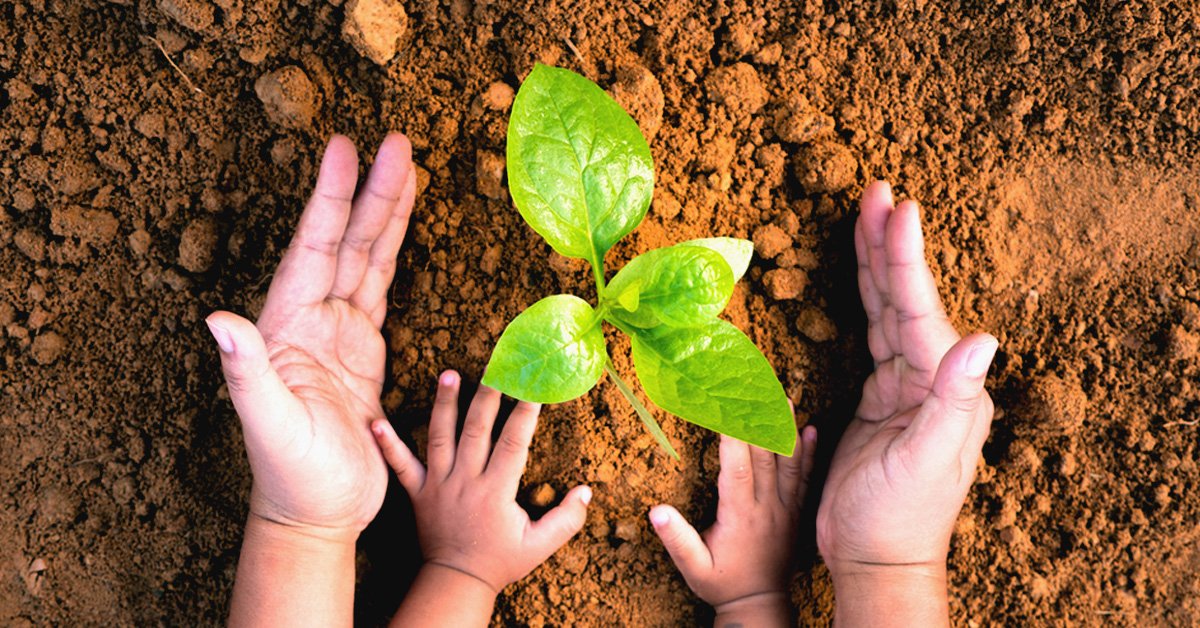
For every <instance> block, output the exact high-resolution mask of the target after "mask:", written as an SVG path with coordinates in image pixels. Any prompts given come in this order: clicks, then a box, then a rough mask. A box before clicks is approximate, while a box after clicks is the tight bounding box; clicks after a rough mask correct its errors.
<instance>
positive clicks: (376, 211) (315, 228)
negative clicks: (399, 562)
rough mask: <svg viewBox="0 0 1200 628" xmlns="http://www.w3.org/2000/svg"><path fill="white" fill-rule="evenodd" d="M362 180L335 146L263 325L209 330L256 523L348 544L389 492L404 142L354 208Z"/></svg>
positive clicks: (232, 323) (346, 148)
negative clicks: (387, 331) (387, 402)
mask: <svg viewBox="0 0 1200 628" xmlns="http://www.w3.org/2000/svg"><path fill="white" fill-rule="evenodd" d="M357 180H358V158H357V155H356V154H355V151H354V146H353V144H351V143H350V141H349V140H348V139H346V138H345V137H340V136H335V137H334V138H333V139H332V140H330V143H329V146H328V147H327V149H326V151H325V156H324V158H323V160H322V163H321V173H320V175H319V177H318V180H317V185H316V188H315V190H314V191H313V196H312V199H311V200H310V201H309V203H308V206H307V207H306V209H305V211H304V214H303V215H302V216H301V218H300V224H299V226H298V227H297V228H296V235H295V237H294V238H293V239H292V243H291V246H290V247H289V248H288V251H287V253H286V254H285V255H284V257H283V260H282V261H281V262H280V264H279V268H278V270H277V271H276V274H275V278H274V280H273V281H272V282H271V288H270V290H269V292H268V294H267V300H266V303H265V305H264V306H263V312H262V315H261V316H260V317H259V320H258V322H257V324H256V325H255V324H251V323H250V322H249V321H246V320H245V319H243V318H241V317H238V316H236V315H234V314H230V313H228V312H217V313H214V314H213V315H212V316H210V317H209V319H208V323H209V326H210V328H211V329H212V330H213V334H214V336H216V338H217V341H218V343H219V344H221V346H222V355H221V358H222V365H223V367H224V370H225V376H226V380H227V381H228V383H229V392H230V397H231V398H232V399H233V403H234V406H235V407H236V408H237V411H238V415H239V417H240V418H241V420H242V428H243V429H242V431H243V435H244V437H245V441H246V450H247V453H248V454H249V458H250V466H251V469H252V471H253V473H254V487H253V490H252V492H251V497H250V509H251V513H252V514H254V515H257V516H260V517H263V518H266V519H270V520H274V521H277V522H279V523H284V524H288V525H292V526H308V527H312V528H319V529H321V530H322V531H323V532H329V531H332V532H333V533H339V534H340V533H350V534H353V535H356V534H357V533H358V532H359V531H361V530H362V528H364V527H365V526H366V525H367V523H369V522H370V521H371V519H373V518H374V517H375V514H376V513H377V512H378V510H379V508H380V506H381V505H382V503H383V497H384V493H385V491H386V488H387V467H386V464H385V463H384V460H383V456H382V454H381V453H380V451H379V448H378V446H377V445H376V444H375V441H374V437H373V436H372V435H371V430H370V424H371V422H372V421H375V420H377V419H380V418H383V408H382V406H381V405H380V400H379V398H380V394H381V392H382V389H383V375H384V364H385V349H386V347H385V343H384V340H383V337H382V336H381V334H380V332H379V329H380V327H381V326H382V325H383V318H384V315H385V314H386V312H387V306H388V303H387V298H386V297H387V291H388V288H389V287H390V285H391V281H392V277H393V275H394V273H395V268H396V254H397V252H398V251H399V248H400V244H401V243H402V242H403V240H404V234H405V231H406V230H407V226H408V219H409V216H410V214H411V211H412V205H413V197H414V195H415V189H416V183H415V181H416V178H415V176H413V172H412V158H411V147H410V146H409V143H408V141H407V140H406V139H405V138H404V137H403V136H400V135H392V136H389V137H388V138H387V139H386V140H385V141H384V143H383V144H382V145H381V146H380V149H379V152H378V154H377V156H376V160H375V165H374V166H373V167H372V169H371V173H370V175H369V176H368V179H367V183H366V186H365V188H364V190H363V191H362V193H361V194H360V195H359V196H358V197H357V198H354V192H355V187H356V185H357Z"/></svg>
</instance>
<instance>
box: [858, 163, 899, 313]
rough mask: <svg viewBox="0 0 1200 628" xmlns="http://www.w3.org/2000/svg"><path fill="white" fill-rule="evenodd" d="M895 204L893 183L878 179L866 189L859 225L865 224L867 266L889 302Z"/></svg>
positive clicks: (863, 228) (863, 231) (864, 240)
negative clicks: (888, 249)
mask: <svg viewBox="0 0 1200 628" xmlns="http://www.w3.org/2000/svg"><path fill="white" fill-rule="evenodd" d="M894 208H895V200H894V199H893V197H892V186H891V185H889V184H888V183H887V182H886V181H875V182H873V183H871V184H870V185H868V186H867V187H866V189H865V190H863V195H862V201H861V202H860V203H859V214H858V225H859V226H861V227H862V233H863V243H864V244H865V245H866V254H867V259H866V262H867V268H868V270H869V271H870V273H871V280H872V283H873V284H874V286H875V288H876V290H877V291H878V293H879V295H880V297H881V298H882V300H883V302H884V303H886V302H887V298H888V293H889V286H888V274H887V256H886V254H885V245H886V242H887V237H886V236H887V223H888V219H889V218H890V217H891V215H892V210H893V209H894Z"/></svg>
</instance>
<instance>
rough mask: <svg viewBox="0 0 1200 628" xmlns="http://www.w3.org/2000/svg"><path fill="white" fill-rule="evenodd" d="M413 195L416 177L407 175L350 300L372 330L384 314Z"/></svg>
mask: <svg viewBox="0 0 1200 628" xmlns="http://www.w3.org/2000/svg"><path fill="white" fill-rule="evenodd" d="M416 194H417V177H416V175H415V173H414V174H410V175H409V177H408V183H407V184H405V187H404V193H403V194H402V195H401V199H400V202H399V203H398V204H397V205H396V210H395V212H394V213H393V214H392V219H391V221H390V222H388V226H387V227H385V228H384V230H383V233H382V234H380V235H379V239H378V240H375V244H373V245H371V253H370V256H369V259H368V260H367V270H366V274H365V275H364V276H363V280H362V283H361V284H359V286H358V290H357V291H356V292H355V293H354V295H353V296H351V297H350V303H352V304H353V305H354V307H356V308H358V309H360V310H362V311H364V312H368V313H369V314H368V315H369V316H370V318H371V322H373V323H375V326H376V327H381V326H382V325H383V318H384V315H385V314H387V307H388V300H387V298H386V297H387V294H388V288H390V287H391V285H392V278H393V277H395V275H396V256H397V255H398V254H399V253H400V245H401V244H403V243H404V236H405V234H407V233H408V221H409V219H410V218H411V216H412V208H413V200H414V198H415V197H416Z"/></svg>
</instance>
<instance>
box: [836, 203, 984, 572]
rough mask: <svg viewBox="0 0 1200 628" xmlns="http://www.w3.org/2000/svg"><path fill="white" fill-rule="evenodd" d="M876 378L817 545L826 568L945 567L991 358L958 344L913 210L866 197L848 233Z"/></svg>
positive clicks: (973, 456) (979, 436)
mask: <svg viewBox="0 0 1200 628" xmlns="http://www.w3.org/2000/svg"><path fill="white" fill-rule="evenodd" d="M854 241H855V250H856V252H857V255H858V282H859V289H860V292H861V295H862V300H863V306H864V308H865V309H866V312H867V318H868V322H869V329H868V332H867V340H868V344H869V345H870V350H871V356H872V357H873V358H874V361H875V372H874V373H873V374H872V375H871V376H870V378H868V379H867V383H866V385H865V386H864V387H863V396H862V401H861V403H860V404H859V406H858V410H857V411H856V413H855V416H854V418H853V420H851V422H850V424H849V425H848V426H847V428H846V431H845V433H844V435H843V436H842V439H841V441H840V443H839V444H838V448H837V452H836V453H835V454H834V458H833V461H832V463H831V466H830V469H829V477H828V479H827V480H826V483H825V490H824V494H823V496H822V500H821V507H820V510H819V512H818V517H817V531H818V544H819V545H820V548H821V553H822V555H823V556H824V557H825V559H826V561H827V562H830V564H831V568H832V567H833V565H834V563H837V562H842V563H862V564H915V563H925V562H929V563H942V564H944V561H945V557H946V551H947V549H948V543H949V538H950V533H951V530H952V528H953V525H954V519H955V517H956V516H957V514H958V511H959V509H960V508H961V506H962V502H963V499H964V498H965V496H966V493H967V490H968V489H969V488H970V485H971V482H972V481H973V480H974V476H975V466H976V462H977V461H978V458H979V452H980V449H981V448H982V447H983V443H984V441H985V440H986V439H987V434H988V428H989V425H990V423H991V417H992V404H991V400H990V398H989V397H988V395H987V393H986V392H984V390H983V380H984V377H985V375H986V372H987V367H988V365H989V364H990V362H991V357H992V355H993V354H994V352H995V349H996V342H995V339H993V338H991V337H990V336H987V335H985V334H977V335H973V336H969V337H967V338H960V336H959V334H958V332H956V331H955V330H954V327H953V326H952V325H951V324H950V322H949V321H948V320H947V318H946V315H945V313H944V311H943V309H942V304H941V299H940V298H939V297H938V293H937V288H936V286H935V285H934V282H933V275H932V274H931V273H930V271H929V267H928V265H927V264H926V262H925V256H924V242H923V239H922V236H921V225H920V217H919V212H918V208H917V204H916V203H915V202H912V201H906V202H904V203H901V204H900V205H899V206H898V207H895V206H893V199H892V193H891V188H890V187H888V185H887V184H886V183H881V182H877V183H875V184H872V185H871V186H870V187H868V188H867V190H866V191H865V192H864V193H863V201H862V213H861V214H860V216H859V219H858V224H857V225H856V226H855V233H854Z"/></svg>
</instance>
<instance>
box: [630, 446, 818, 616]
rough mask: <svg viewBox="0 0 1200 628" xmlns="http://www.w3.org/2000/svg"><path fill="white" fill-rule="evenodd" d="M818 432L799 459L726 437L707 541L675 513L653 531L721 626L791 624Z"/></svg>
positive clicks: (665, 514)
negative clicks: (795, 573) (792, 590)
mask: <svg viewBox="0 0 1200 628" xmlns="http://www.w3.org/2000/svg"><path fill="white" fill-rule="evenodd" d="M816 443H817V431H816V429H815V428H813V427H811V426H810V427H806V428H804V431H803V432H802V433H801V435H800V438H797V439H796V449H795V451H794V452H793V454H792V456H791V457H784V456H776V455H775V454H773V453H771V452H769V451H764V450H762V449H759V448H757V447H751V446H749V445H747V444H745V443H743V442H741V441H739V440H736V439H733V438H730V437H728V436H722V437H721V472H720V475H718V477H717V492H718V501H717V522H716V523H714V524H713V526H712V527H711V528H709V529H708V530H706V531H705V532H704V534H703V535H701V534H699V533H697V532H696V529H695V528H693V527H692V526H691V525H690V524H688V522H687V521H685V520H684V518H683V516H682V515H680V514H679V512H678V511H677V510H675V509H674V508H672V507H671V506H666V505H659V506H655V507H654V508H652V509H651V510H650V523H651V524H652V525H653V526H654V531H655V532H657V533H658V536H659V538H661V539H662V542H663V545H664V546H665V547H666V548H667V552H668V553H669V554H670V555H671V560H673V561H674V562H675V566H676V567H678V568H679V571H680V573H682V574H683V578H684V580H686V581H687V583H688V586H689V587H691V589H692V591H694V592H695V593H696V595H698V596H699V597H700V598H701V599H702V600H704V601H705V602H708V603H709V604H710V605H711V606H712V607H713V608H714V609H715V610H716V612H717V625H732V624H736V623H745V624H746V625H763V624H764V623H774V624H781V623H787V622H789V621H790V619H789V617H790V615H791V610H790V603H789V599H788V586H789V585H790V583H791V577H792V573H793V569H795V564H794V560H795V556H794V550H795V547H796V542H797V536H798V534H799V528H800V525H799V524H800V509H801V507H802V506H803V505H804V495H805V492H806V491H807V489H808V476H809V473H810V472H811V471H812V466H813V453H814V452H815V451H816Z"/></svg>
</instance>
